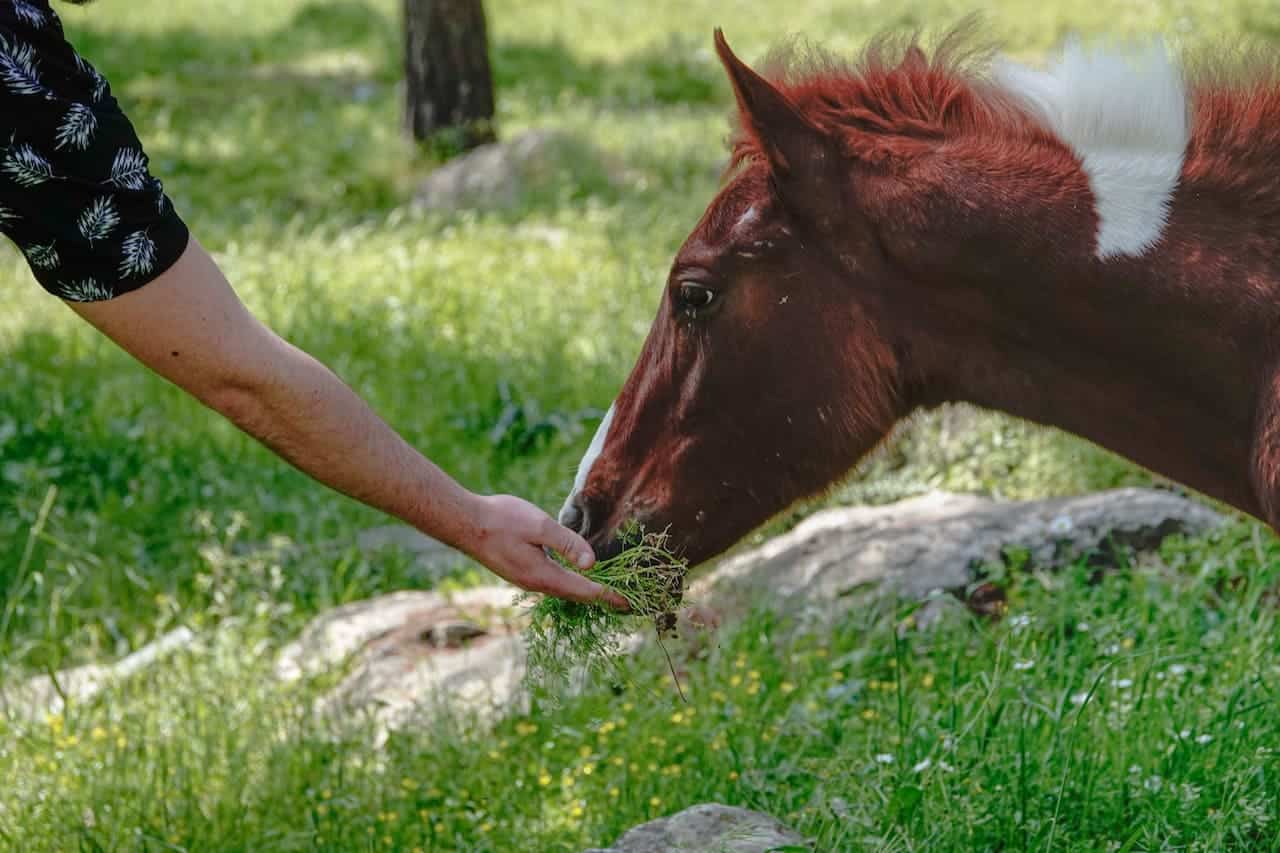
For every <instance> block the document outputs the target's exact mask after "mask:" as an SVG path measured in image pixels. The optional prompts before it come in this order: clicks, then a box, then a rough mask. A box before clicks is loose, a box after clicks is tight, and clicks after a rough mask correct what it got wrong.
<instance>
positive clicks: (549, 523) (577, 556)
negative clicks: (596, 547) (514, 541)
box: [535, 516, 596, 571]
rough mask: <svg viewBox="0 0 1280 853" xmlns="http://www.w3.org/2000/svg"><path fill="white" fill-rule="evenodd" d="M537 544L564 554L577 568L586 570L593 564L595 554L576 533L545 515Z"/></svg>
mask: <svg viewBox="0 0 1280 853" xmlns="http://www.w3.org/2000/svg"><path fill="white" fill-rule="evenodd" d="M535 544H538V545H545V546H547V547H548V548H551V549H552V550H554V551H556V552H557V553H559V554H561V555H562V556H564V557H565V558H566V559H568V560H569V562H571V563H573V564H574V565H575V566H577V567H578V568H579V569H581V570H583V571H586V570H587V569H589V568H591V567H592V566H593V565H595V562H596V555H595V552H594V551H592V550H591V546H590V545H588V544H587V540H585V539H583V538H582V537H581V536H579V535H578V534H577V533H574V532H573V531H572V530H570V529H569V528H567V527H565V526H564V525H563V524H560V523H559V522H557V521H556V520H555V519H553V518H552V517H551V516H547V517H546V519H545V520H544V521H543V522H542V526H541V529H540V530H539V536H538V541H537V542H536V543H535Z"/></svg>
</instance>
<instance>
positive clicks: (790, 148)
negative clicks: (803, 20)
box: [715, 27, 834, 204]
mask: <svg viewBox="0 0 1280 853" xmlns="http://www.w3.org/2000/svg"><path fill="white" fill-rule="evenodd" d="M715 41H716V53H717V54H718V55H719V56H720V61H721V63H723V64H724V69H725V71H726V72H728V74H729V81H730V83H732V84H733V93H734V96H735V97H736V98H737V99H738V112H739V113H740V116H741V121H742V124H743V129H744V130H746V131H747V132H748V133H749V134H750V135H751V136H752V137H754V138H755V139H756V140H758V142H759V144H760V147H761V149H762V151H763V153H764V155H765V156H766V157H767V158H768V160H769V165H770V166H771V167H772V170H773V175H774V180H775V182H776V184H777V186H778V188H779V190H781V191H782V192H783V193H784V195H787V196H789V197H790V198H789V199H787V200H789V201H798V202H801V203H810V204H811V203H812V201H813V199H814V196H813V194H814V192H815V190H817V189H818V188H820V187H822V186H823V183H825V180H826V178H827V170H829V169H830V168H832V166H833V159H834V158H833V157H832V156H831V152H830V151H829V148H830V145H829V143H828V141H827V140H826V138H825V137H824V136H823V134H822V132H821V131H820V130H818V128H816V127H814V125H813V124H812V123H811V122H810V121H809V120H808V119H806V118H805V117H804V115H803V114H801V112H800V110H799V109H798V108H797V107H796V105H795V104H793V103H792V102H791V100H790V99H789V98H788V97H787V96H786V95H785V94H783V92H781V91H780V90H779V89H778V88H777V87H776V86H774V85H773V84H772V83H770V82H769V81H768V80H766V79H764V78H763V77H761V76H760V75H759V74H757V73H756V72H755V71H753V70H751V69H750V68H748V67H747V65H746V64H745V63H744V62H743V61H742V60H741V59H739V58H738V57H737V56H736V55H734V52H733V51H732V50H730V49H729V43H728V42H726V41H725V38H724V33H723V32H721V30H720V28H719V27H717V28H716V33H715Z"/></svg>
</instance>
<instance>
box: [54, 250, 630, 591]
mask: <svg viewBox="0 0 1280 853" xmlns="http://www.w3.org/2000/svg"><path fill="white" fill-rule="evenodd" d="M68 304H69V305H70V306H71V308H72V309H73V310H74V311H76V312H77V313H78V314H79V315H80V316H81V317H83V318H84V319H85V320H87V321H88V322H89V323H91V324H92V325H93V326H95V327H96V328H97V329H98V330H99V331H101V332H102V333H103V334H105V335H107V336H108V337H109V338H111V339H112V340H113V341H115V342H116V343H117V344H119V345H120V346H121V347H122V348H123V349H125V350H126V351H127V352H129V353H130V354H131V355H133V356H134V357H135V358H137V359H138V360H139V361H141V362H142V363H143V364H145V365H147V366H148V367H150V368H151V369H152V370H154V371H155V372H156V373H158V374H160V375H161V376H163V377H164V378H166V379H168V380H169V381H170V382H172V383H174V384H175V385H177V386H178V387H180V388H182V389H183V390H185V391H187V392H188V393H190V394H191V395H192V396H194V397H195V398H196V399H198V400H200V401H201V402H202V403H204V404H205V405H206V406H208V407H209V408H211V409H214V410H215V411H217V412H220V413H221V414H222V415H224V416H225V417H226V418H227V419H229V420H230V421H231V422H232V423H234V424H235V425H236V426H238V427H239V428H240V429H242V430H244V431H245V432H246V433H248V434H249V435H251V436H253V437H254V438H256V439H257V440H258V441H260V442H262V443H263V444H264V445H266V446H267V447H268V448H270V449H271V450H272V451H274V452H275V453H276V454H278V455H279V456H280V457H281V458H283V459H285V460H286V461H288V462H289V463H291V464H292V465H294V466H295V467H297V468H298V469H300V470H301V471H303V472H305V473H306V474H308V475H310V476H311V477H314V478H315V479H316V480H318V481H319V482H321V483H323V484H325V485H326V486H329V487H330V488H333V489H335V490H337V491H339V492H342V493H343V494H346V495H349V496H351V497H353V498H355V499H356V500H359V501H361V502H363V503H365V504H368V505H369V506H372V507H374V508H376V509H379V510H382V511H383V512H386V513H388V514H390V515H393V516H395V517H397V518H400V519H402V520H404V521H405V522H408V523H409V524H411V525H413V526H414V527H416V528H418V529H419V530H421V531H422V532H423V533H426V534H427V535H429V536H433V537H435V538H436V539H439V540H440V541H442V542H445V543H447V544H449V545H452V546H453V547H455V548H457V549H459V550H461V551H463V552H464V553H466V554H468V555H470V556H471V557H473V558H474V559H476V560H477V561H478V562H480V563H482V564H484V565H485V566H487V567H489V569H491V570H492V571H493V572H494V573H495V574H497V575H499V576H500V577H503V578H505V579H506V580H508V581H510V582H511V583H513V584H515V585H516V586H519V587H522V588H524V589H527V590H530V591H533V592H541V593H547V594H549V595H554V596H558V597H560V598H566V599H570V600H573V601H605V602H608V603H610V604H612V605H614V606H616V607H625V602H623V601H622V599H621V598H620V597H619V596H617V595H616V594H615V593H612V592H610V591H608V590H605V589H604V588H603V587H601V586H600V585H599V584H596V583H593V582H592V581H589V580H587V579H586V578H584V577H583V576H582V575H579V574H576V573H574V572H570V571H566V570H565V569H563V568H562V567H560V566H559V565H557V564H556V563H555V562H553V561H552V560H550V559H549V558H548V557H547V555H546V553H545V552H544V551H543V548H544V547H545V548H550V549H552V550H554V551H556V552H558V553H560V554H562V555H564V556H565V557H566V558H568V559H569V560H570V561H571V562H573V563H574V564H575V565H577V566H579V567H581V568H583V569H586V568H590V566H591V565H593V564H594V562H595V555H594V554H593V553H592V550H591V547H590V546H589V545H588V544H587V543H586V541H585V540H584V539H582V537H580V536H578V535H577V534H576V533H574V532H573V531H571V530H569V529H568V528H566V527H562V526H561V525H560V524H558V523H556V522H555V520H553V519H552V518H551V517H550V516H549V515H547V514H546V513H545V512H543V511H542V510H541V509H539V508H538V507H536V506H534V505H533V504H531V503H529V502H527V501H524V500H522V499H520V498H517V497H513V496H511V495H477V494H474V493H472V492H470V491H468V490H467V489H465V488H463V487H462V486H461V485H459V484H458V483H457V482H456V481H455V480H454V479H453V478H452V477H450V476H449V475H448V474H446V473H445V472H444V471H442V470H441V469H440V468H438V467H437V466H436V465H434V464H433V463H432V462H431V461H430V460H428V459H427V458H426V457H424V456H423V455H422V454H420V453H418V452H417V451H416V450H414V449H413V448H412V447H410V446H409V445H408V444H407V443H406V442H405V441H404V439H402V438H401V437H400V436H399V435H397V434H396V432H395V431H394V430H392V429H391V427H389V426H388V425H387V424H386V423H385V422H384V421H383V420H382V419H380V418H379V417H378V416H377V415H376V414H374V412H373V411H372V410H371V409H370V408H369V407H368V406H367V405H366V404H365V403H364V401H362V400H361V399H360V398H359V397H358V396H356V394H355V393H354V392H353V391H352V390H351V389H350V388H348V387H347V386H346V385H345V384H343V383H342V381H341V380H339V379H338V377H337V376H335V375H334V374H333V373H332V372H331V371H330V370H329V369H328V368H326V367H325V366H324V365H322V364H321V363H320V362H318V361H316V360H315V359H314V358H312V357H311V356H309V355H307V354H306V353H304V352H302V351H301V350H299V349H298V348H296V347H294V346H293V345H291V344H289V343H288V342H286V341H284V340H282V339H281V338H280V337H279V336H278V335H276V334H275V333H274V332H272V331H271V330H270V329H268V328H267V327H266V326H264V325H262V324H261V323H260V322H258V320H257V319H255V318H254V317H253V315H251V314H250V313H249V311H248V309H247V308H246V307H245V306H244V304H243V303H242V302H241V301H240V299H239V298H238V297H237V296H236V294H235V291H234V290H232V288H231V285H230V284H228V282H227V280H226V278H225V277H224V276H223V274H222V272H221V270H219V269H218V266H217V264H216V263H215V262H214V260H213V258H211V257H210V256H209V254H208V252H206V251H205V250H204V248H203V247H201V246H200V244H199V243H198V242H196V240H195V238H194V237H193V238H191V242H190V244H189V245H188V246H187V249H186V251H185V252H184V253H183V255H182V257H181V258H180V259H179V260H178V262H177V263H176V264H174V265H173V266H172V267H171V268H170V269H169V270H167V271H166V272H164V273H163V274H161V275H160V276H159V277H158V278H156V279H155V280H154V281H152V282H151V283H150V284H148V285H146V286H145V287H143V288H140V289H139V290H135V291H132V292H130V293H126V294H124V295H122V296H119V297H117V298H115V299H112V300H108V301H105V302H82V303H68Z"/></svg>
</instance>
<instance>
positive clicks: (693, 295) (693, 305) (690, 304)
mask: <svg viewBox="0 0 1280 853" xmlns="http://www.w3.org/2000/svg"><path fill="white" fill-rule="evenodd" d="M715 301H716V292H715V291H714V290H712V289H711V288H709V287H704V286H703V285H701V284H694V283H693V282H690V281H685V282H681V283H680V307H681V308H684V309H686V310H689V311H699V310H701V309H703V308H706V307H708V306H710V305H711V303H712V302H715Z"/></svg>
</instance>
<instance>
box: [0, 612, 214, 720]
mask: <svg viewBox="0 0 1280 853" xmlns="http://www.w3.org/2000/svg"><path fill="white" fill-rule="evenodd" d="M194 640H195V634H193V633H192V632H191V630H190V629H189V628H177V629H175V630H173V631H170V632H169V633H167V634H164V635H163V636H161V637H159V638H157V639H155V640H153V641H152V642H150V643H148V644H147V645H145V646H143V647H142V648H140V649H138V650H137V651H136V652H134V653H133V654H130V655H126V656H125V657H123V658H121V659H120V660H118V661H116V662H115V663H114V664H88V665H86V666H78V667H75V668H73V669H67V670H63V671H62V672H59V673H57V674H56V675H54V676H49V675H37V676H35V677H34V678H29V679H27V680H26V681H25V682H23V683H21V684H19V685H18V686H17V687H12V688H0V711H3V712H4V713H5V714H6V715H7V716H9V717H10V718H11V719H23V720H37V719H39V718H40V717H43V716H44V715H45V714H59V713H62V711H63V710H64V709H65V708H66V703H67V700H70V701H72V702H86V701H88V700H90V699H92V698H93V697H94V696H96V695H98V693H100V692H101V691H102V690H104V689H106V688H107V687H109V686H111V685H114V684H117V683H119V682H120V681H123V680H124V679H127V678H131V677H132V676H135V675H137V674H138V673H140V672H142V671H143V670H145V669H148V668H149V667H151V666H153V665H154V664H156V663H157V662H158V661H160V660H161V659H162V658H164V657H166V656H168V655H170V654H173V653H174V652H175V651H178V650H179V649H182V648H185V647H187V646H189V645H191V643H192V641H194Z"/></svg>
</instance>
